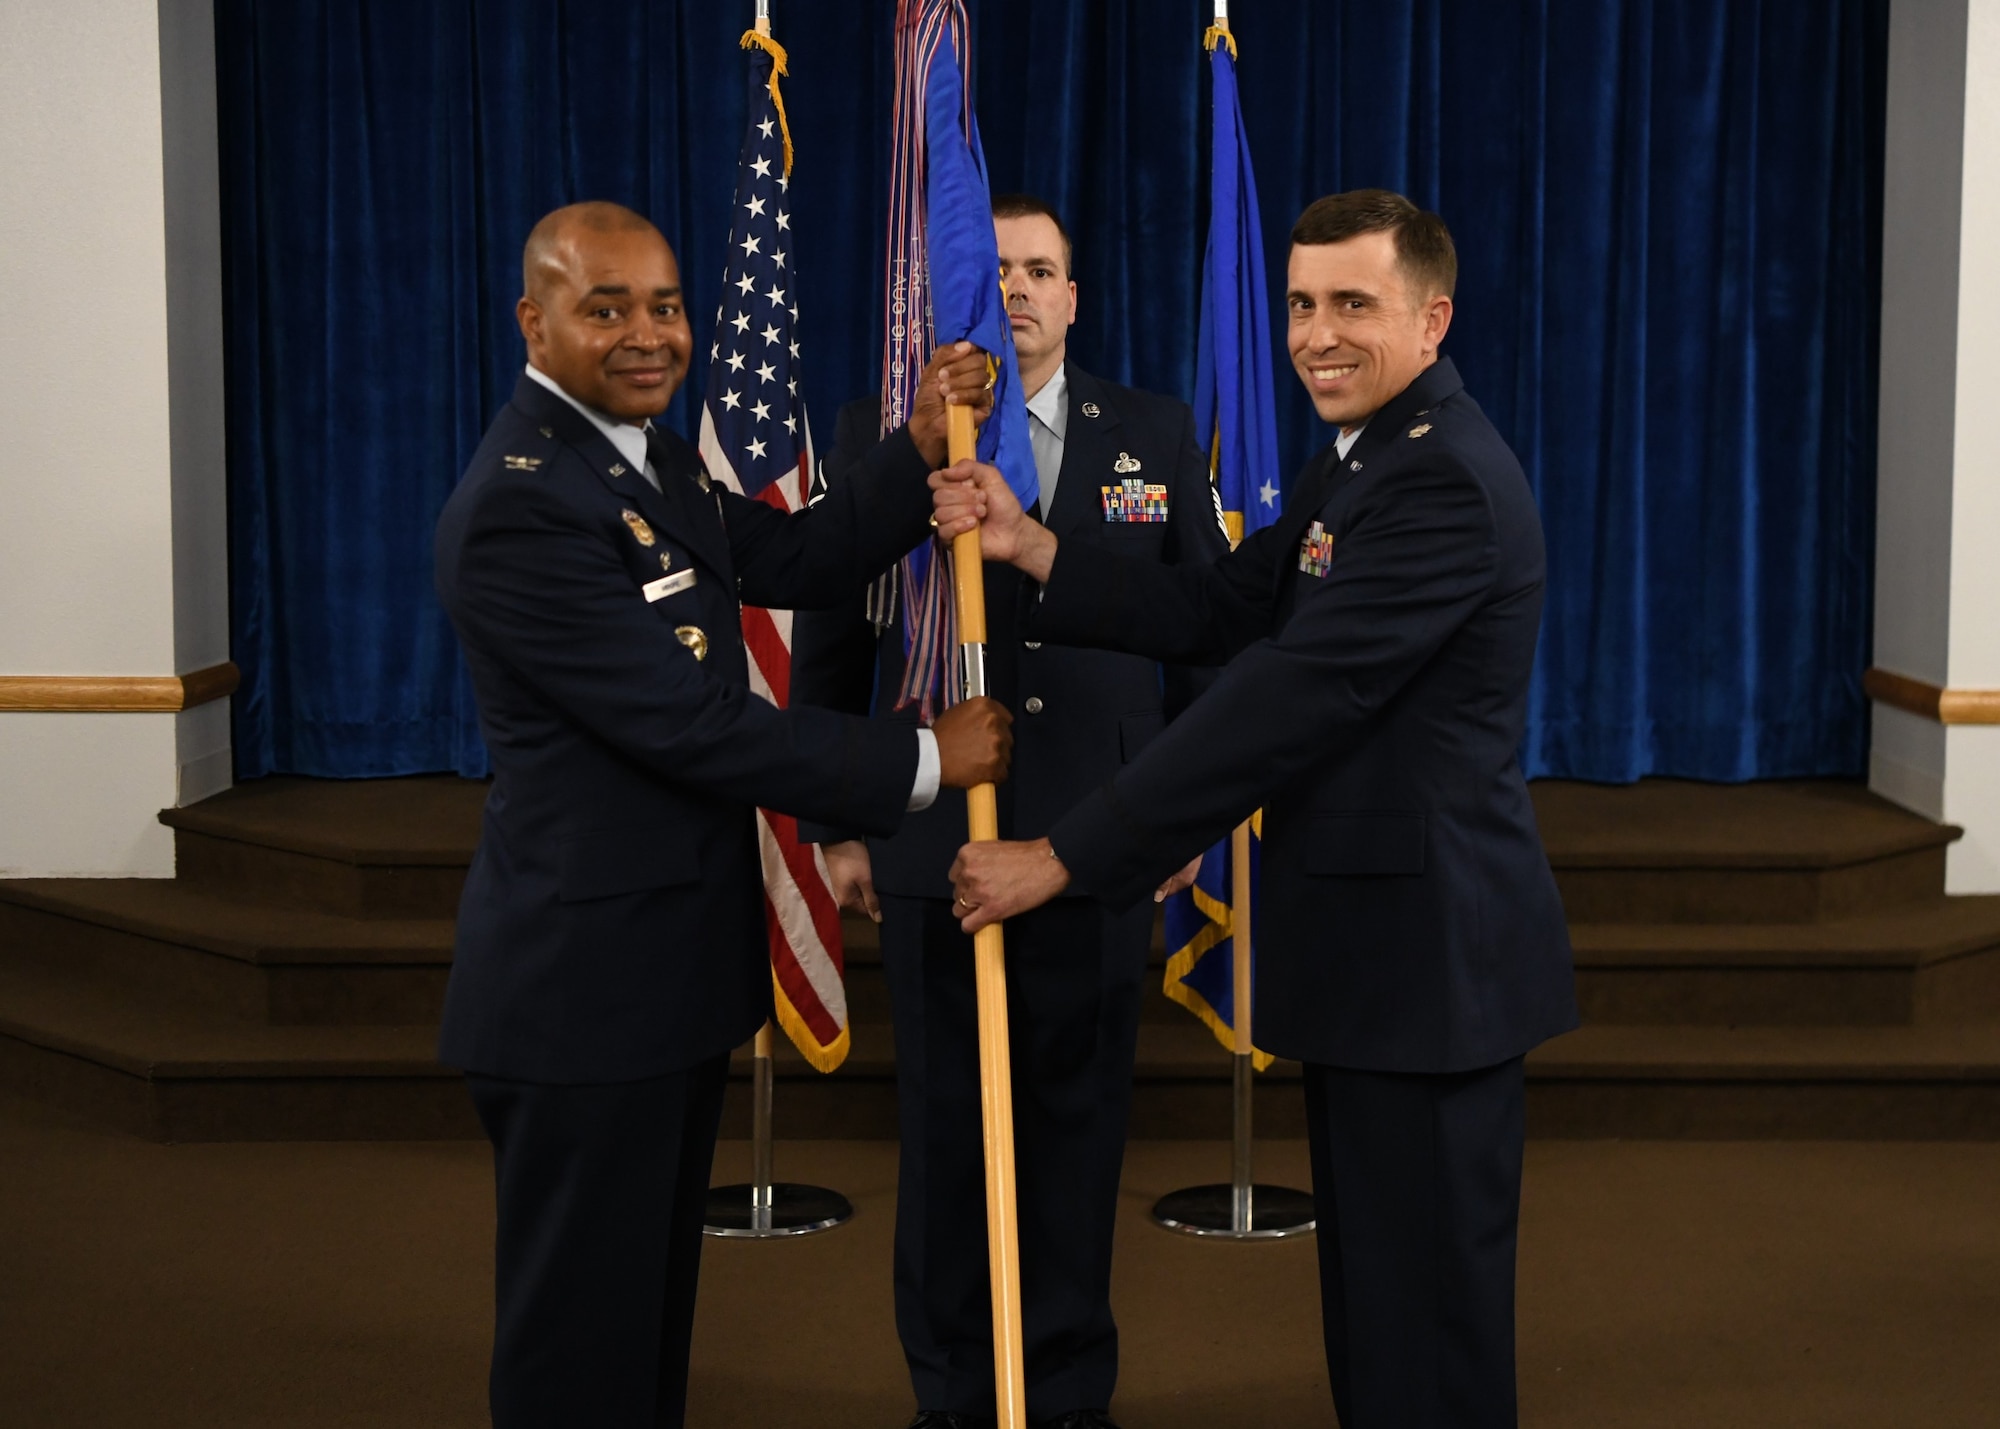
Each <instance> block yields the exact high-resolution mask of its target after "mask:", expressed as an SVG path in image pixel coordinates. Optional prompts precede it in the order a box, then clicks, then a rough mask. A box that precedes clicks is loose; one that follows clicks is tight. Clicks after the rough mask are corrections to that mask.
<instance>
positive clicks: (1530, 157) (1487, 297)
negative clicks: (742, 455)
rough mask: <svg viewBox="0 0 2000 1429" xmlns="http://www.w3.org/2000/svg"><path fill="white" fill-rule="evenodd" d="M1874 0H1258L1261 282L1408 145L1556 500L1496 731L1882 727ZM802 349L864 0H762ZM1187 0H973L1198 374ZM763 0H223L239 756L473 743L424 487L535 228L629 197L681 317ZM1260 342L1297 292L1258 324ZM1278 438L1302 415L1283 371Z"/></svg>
mask: <svg viewBox="0 0 2000 1429" xmlns="http://www.w3.org/2000/svg"><path fill="white" fill-rule="evenodd" d="M1887 5H1888V0H1622V3H1616V4H1607V3H1604V2H1603V0H1266V3H1261V4H1258V3H1252V0H1243V3H1239V4H1238V5H1237V6H1236V7H1235V12H1236V19H1235V28H1236V32H1237V35H1238V38H1239V41H1240V45H1241V60H1240V66H1239V76H1240V81H1241V86H1242V102H1243V110H1244V118H1245V125H1246V130H1247V133H1248V140H1249V145H1250V150H1251V154H1252V156H1253V161H1254V163H1255V166H1256V176H1257V183H1258V188H1259V191H1260V194H1261V196H1262V198H1263V204H1264V219H1265V223H1266V227H1267V233H1266V258H1267V263H1268V264H1269V267H1270V271H1271V274H1272V281H1273V284H1274V288H1276V289H1277V290H1278V291H1274V293H1273V295H1272V298H1273V303H1274V307H1276V306H1279V305H1281V301H1282V277H1281V275H1282V274H1283V272H1284V269H1285V256H1286V250H1287V247H1288V244H1287V241H1286V233H1287V231H1288V229H1289V226H1290V220H1291V218H1292V217H1293V216H1294V215H1295V214H1296V213H1297V212H1298V210H1299V209H1301V208H1302V207H1303V206H1304V205H1305V204H1306V203H1307V202H1308V201H1310V199H1312V198H1313V197H1315V196H1317V195H1319V194H1321V193H1326V192H1331V191H1334V190H1337V189H1344V188H1353V187H1360V186H1364V185H1380V186H1384V187H1390V188H1398V189H1402V190H1403V191H1405V192H1407V193H1409V194H1410V195H1411V197H1413V198H1415V199H1416V200H1417V201H1419V202H1420V203H1423V204H1425V205H1427V206H1431V207H1435V208H1437V209H1438V210H1439V211H1440V212H1441V213H1442V214H1443V215H1444V216H1445V218H1446V221H1447V222H1448V223H1449V224H1450V225H1451V228H1452V231H1453V233H1454V235H1455V236H1456V238H1457V240H1458V244H1459V249H1460V260H1461V280H1460V285H1459V292H1458V308H1457V316H1456V318H1455V320H1454V324H1453V328H1452V332H1451V336H1450V338H1449V340H1448V342H1447V345H1446V346H1447V350H1448V351H1449V352H1450V353H1451V354H1452V356H1453V357H1454V358H1455V360H1456V361H1457V363H1458V365H1459V368H1460V370H1461V371H1462V372H1463V373H1464V374H1465V376H1466V380H1467V384H1468V386H1469V388H1470V390H1471V391H1472V393H1473V394H1474V395H1475V396H1476V397H1477V398H1478V399H1479V400H1480V402H1481V403H1482V404H1483V405H1484V406H1485V407H1486V409H1487V411H1488V412H1489V413H1490V414H1491V415H1492V416H1493V418H1494V420H1495V422H1496V424H1497V425H1498V426H1499V428H1500V430H1501V431H1502V432H1503V433H1505V434H1506V435H1507V436H1508V437H1509V439H1510V440H1511V441H1512V442H1513V443H1514V446H1515V450H1516V451H1517V452H1519V454H1520V456H1521V459H1522V463H1523V465H1524V466H1525V467H1526V469H1527V471H1528V473H1529V477H1530V480H1531V481H1532V482H1533V483H1534V485H1535V488H1536V491H1537V493H1538V495H1539V497H1540V500H1541V505H1542V512H1543V518H1544V522H1545V524H1546V527H1547V531H1548V539H1549V554H1550V572H1549V573H1550V584H1549V603H1548V614H1547V618H1546V621H1545V626H1544V632H1543V641H1542V651H1541V659H1540V662H1539V665H1538V668H1537V670H1536V674H1535V681H1534V686H1533V689H1532V693H1531V701H1530V723H1529V730H1528V736H1527V740H1526V743H1525V747H1524V749H1523V759H1524V763H1525V764H1526V767H1527V768H1528V770H1529V772H1530V773H1531V774H1557V775H1565V776H1570V777H1579V778H1587V779H1598V780H1629V779H1634V778H1638V777H1641V776H1643V775H1647V774H1671V775H1680V776H1685V777H1690V778H1701V779H1725V780H1735V779H1749V778H1758V777H1772V776H1779V775H1806V774H1839V775H1851V774H1857V773H1859V772H1860V771H1861V770H1862V768H1863V765H1864V762H1865V756H1866V741H1867V703H1866V701H1865V699H1864V698H1863V696H1862V694H1861V691H1860V688H1859V676H1860V672H1861V670H1862V669H1863V668H1864V667H1865V666H1866V664H1867V658H1868V643H1869V621H1870V611H1871V609H1872V590H1871V581H1872V566H1873V542H1874V530H1873V522H1874V444H1875V364H1876V329H1877V314H1878V309H1879V304H1880V292H1881V278H1880V227H1881V165H1882V129H1883V98H1884V87H1885V80H1884V76H1885V64H1884V59H1885V50H1886V45H1887ZM775 9H776V11H777V15H776V31H777V34H778V37H779V39H780V40H781V41H782V42H783V43H784V44H785V45H786V46H787V48H788V49H789V50H790V53H791V57H792V71H793V73H792V75H791V77H790V78H788V79H787V80H786V81H785V88H786V102H787V107H788V110H789V112H790V114H791V117H792V121H793V128H794V134H795V137H796V139H797V141H798V166H797V169H796V170H795V173H794V176H793V188H792V190H791V196H792V200H793V203H792V213H793V226H794V230H795V232H796V233H797V235H798V240H797V254H796V258H795V262H796V264H797V271H798V273H799V280H798V294H799V297H800V303H801V341H802V345H803V348H804V354H803V368H804V386H805V390H806V395H807V397H808V399H809V402H810V404H811V406H812V407H813V408H814V409H815V410H817V411H818V412H820V413H821V414H823V415H822V418H821V420H822V421H828V420H830V419H831V418H830V414H831V413H832V412H833V410H834V409H835V405H836V404H837V403H839V402H841V401H843V400H846V399H847V398H850V397H853V396H856V395H859V394H861V393H864V392H866V391H868V390H869V388H870V384H871V382H872V375H871V366H872V364H871V360H870V355H871V354H873V353H878V352H879V351H880V335H879V334H878V333H875V332H874V331H873V330H872V325H873V323H874V322H875V320H876V316H875V312H876V305H875V302H874V294H873V290H872V285H873V283H874V281H875V276H874V275H875V274H876V273H878V272H879V270H880V263H879V259H878V256H877V255H878V254H879V251H880V244H881V241H882V240H881V228H882V215H883V212H884V204H885V199H886V195H885V192H884V183H885V177H884V171H885V169H886V136H887V132H888V103H889V97H890V96H889V89H888V85H889V80H890V73H889V54H890V39H889V35H890V26H891V23H892V21H893V9H894V7H893V5H892V4H891V3H889V0H869V3H866V4H863V3H849V4H840V5H826V4H808V3H805V0H781V3H779V4H778V5H777V6H776V7H775ZM1209 9H1210V7H1209V5H1208V4H1207V3H1206V0H1173V2H1172V3H1165V0H1005V3H1002V0H973V4H972V12H973V19H974V25H975V50H974V59H975V65H976V74H975V93H974V99H975V102H976V104H977V105H978V109H979V113H980V124H981V129H982V133H983V136H984V139H985V144H986V152H987V157H988V161H989V164H990V167H991V171H992V178H993V183H994V186H995V188H996V190H998V189H1015V188H1019V189H1026V190H1029V191H1032V192H1037V193H1040V194H1041V195H1042V196H1043V197H1045V198H1047V199H1049V200H1050V201H1051V202H1052V203H1054V204H1055V205H1056V207H1057V208H1058V209H1059V210H1061V211H1062V212H1063V213H1064V215H1065V217H1066V219H1067V220H1068V222H1069V224H1070V227H1071V228H1072V230H1073V232H1074V234H1075V237H1076V267H1077V271H1076V278H1077V283H1078V287H1079V298H1080V310H1079V317H1078V323H1077V327H1076V329H1075V330H1074V333H1073V337H1072V342H1073V347H1072V351H1073V352H1074V354H1075V356H1076V358H1077V360H1078V361H1079V362H1080V363H1082V364H1083V365H1085V366H1087V367H1089V368H1091V369H1092V370H1094V371H1097V372H1100V373H1102V374H1104V375H1106V376H1108V377H1112V378H1115V379H1118V380H1121V381H1128V382H1132V383H1136V384H1138V385H1140V386H1145V387H1150V388H1154V389H1156V390H1160V391H1166V392H1172V393H1177V394H1179V395H1181V396H1184V397H1185V396H1188V395H1190V394H1191V392H1192V388H1193V382H1194V360H1195V322H1196V298H1197V294H1198V286H1199V274H1200V264H1201V240H1202V235H1203V233H1204V232H1205V225H1206V220H1207V215H1206V213H1205V211H1204V209H1203V205H1204V203H1205V189H1206V184H1205V175H1204V172H1203V168H1202V165H1203V164H1204V163H1205V155H1206V153H1207V145H1208V124H1209V118H1208V100H1209V96H1208V86H1207V78H1206V75H1205V73H1204V72H1203V67H1202V54H1201V50H1200V45H1199V37H1200V34H1201V30H1202V28H1203V26H1204V25H1205V24H1206V23H1207V16H1208V13H1209ZM751 10H752V7H751V5H750V4H749V3H748V0H743V3H741V4H740V5H739V4H732V3H728V2H727V0H724V2H723V3H708V0H704V3H700V4H696V3H692V0H689V2H688V3H680V4H676V3H670V0H650V3H638V0H634V3H629V4H619V5H609V4H590V3H581V0H567V3H566V0H398V3H395V4H388V3H383V0H218V4H217V6H216V15H217V47H218V57H219V71H218V78H219V82H220V94H219V102H220V106H221V120H222V164H223V184H224V191H223V193H224V196H223V206H224V215H223V220H224V235H225V245H226V259H227V271H226V298H225V301H226V314H225V321H226V333H227V340H228V351H227V362H228V403H229V437H230V500H231V512H230V515H231V550H232V570H231V582H232V591H233V645H234V656H235V659H236V661H237V663H238V665H239V666H241V667H242V669H243V672H244V683H243V687H242V690H241V692H240V693H239V694H238V696H237V698H236V705H235V719H236V760H237V769H238V773H239V775H240V776H242V777H252V776H255V775H258V774H263V773H269V772H296V773H305V774H316V775H333V776H367V775H386V774H401V773H413V772H418V771H426V770H457V771H459V772H461V773H466V774H476V773H480V772H483V771H484V769H485V753H484V750H483V748H482V746H481V744H480V741H479V735H478V728H477V721H476V717H475V714H474V710H473V706H472V700H471V696H470V691H469V689H468V687H467V685H466V682H465V677H464V674H463V670H462V666H461V662H460V660H459V658H458V654H457V650H456V647H455V644H454V642H453V639H452V636H451V632H450V628H449V626H448V624H447V622H446V621H445V619H444V617H443V615H442V613H441V612H440V610H439V608H438V606H437V602H436V600H435V598H434V596H433V595H432V593H431V564H430V543H431V531H432V526H433V524H434V522H435V520H436V516H437V512H438V510H439V508H440V507H441V505H442V504H443V502H444V499H445V497H446V496H447V495H448V494H449V492H450V490H451V487H452V485H453V484H454V482H455V481H456V479H457V476H458V473H459V470H460V469H461V467H462V465H463V463H464V461H465V460H466V458H467V457H468V456H469V455H470V453H471V451H472V449H473V447H474V446H475V445H476V444H477V442H478V439H479V435H480V433H481V432H482V431H483V430H484V428H485V426H486V423H487V422H488V421H489V420H490V418H491V416H492V414H493V411H494V410H495V408H496V406H497V404H498V403H499V402H501V401H502V400H504V398H505V394H506V393H507V392H508V391H509V390H510V389H511V385H512V381H513V375H514V373H515V372H516V371H517V370H518V368H519V366H520V364H521V362H522V351H521V345H520V339H519V337H518V335H517V333H516V331H515V328H514V322H513V311H512V310H513V304H514V300H515V298H516V297H517V296H518V294H519V288H520V278H519V268H518V265H519V252H520V244H521V241H522V239H523V238H524V237H525V235H526V233H527V230H528V228H529V227H530V226H531V225H532V223H533V222H534V220H535V219H536V218H537V217H538V216H539V215H540V214H541V213H543V212H545V211H546V210H548V209H550V208H553V207H555V206H556V205H558V204H561V203H565V202H569V201H572V200H576V199H582V198H609V199H615V200H617V201H620V202H624V203H628V204H630V205H631V206H633V207H634V208H637V209H639V210H640V211H642V212H644V213H646V214H648V215H649V216H651V217H652V218H653V219H654V220H655V221H656V222H658V223H659V224H660V226H661V228H662V230H663V231H664V232H665V233H666V234H667V236H668V237H669V239H670V240H672V241H673V243H674V245H675V249H676V251H677V252H678V254H679V255H680V258H681V264H682V273H683V278H684V281H685V282H686V283H687V286H688V288H689V291H690V294H691V298H692V302H691V306H690V311H691V313H692V315H693V319H694V325H695V329H696V338H697V343H696V354H695V358H696V369H697V370H696V371H694V372H693V373H691V374H690V379H689V381H688V383H687V384H686V386H685V387H684V388H683V390H682V395H681V396H680V397H679V398H677V399H676V402H675V404H674V406H673V408H672V409H671V410H670V412H669V414H668V418H667V420H668V421H669V422H671V423H673V424H674V425H675V426H676V427H678V428H680V429H681V430H683V431H685V430H687V428H688V425H689V421H690V415H691V411H692V409H691V407H690V405H689V397H688V395H687V394H688V393H691V392H698V391H699V390H700V385H701V371H700V368H701V365H702V362H703V360H704V359H705V357H706V353H707V343H706V335H707V331H708V328H709V326H710V319H709V316H708V315H709V313H711V312H712V311H713V308H714V304H715V303H716V301H717V300H718V297H719V293H718V290H717V284H718V281H719V278H720V275H721V271H722V265H723V253H722V245H723V244H724V243H725V242H726V241H727V236H728V227H729V221H728V214H727V213H726V211H725V206H726V205H727V204H728V203H729V202H730V201H731V200H730V194H731V191H732V190H731V184H732V182H733V159H734V151H733V139H732V136H733V135H735V134H736V133H737V132H738V131H739V129H740V126H741V123H742V103H743V96H742V84H741V79H742V73H741V63H742V62H741V57H740V53H739V51H738V50H737V47H736V42H737V38H738V36H739V35H740V34H741V32H742V31H743V29H744V28H746V27H747V25H748V23H749V17H750V13H751ZM1273 328H1274V334H1275V340H1276V342H1277V343H1278V345H1279V350H1278V352H1277V353H1276V354H1275V357H1274V360H1275V361H1276V362H1278V363H1279V364H1280V365H1281V370H1282V369H1283V368H1286V367H1288V366H1289V362H1288V359H1287V358H1286V356H1285V354H1284V352H1283V350H1282V343H1283V334H1284V324H1283V321H1282V311H1279V312H1277V313H1276V314H1275V320H1274V323H1273ZM1280 389H1281V396H1280V410H1279V442H1280V448H1281V450H1282V452H1283V454H1284V462H1285V470H1284V471H1283V472H1281V473H1279V476H1280V480H1281V484H1283V483H1285V482H1288V481H1289V478H1290V476H1291V473H1292V471H1293V470H1295V469H1296V468H1297V466H1298V465H1299V464H1300V463H1301V462H1302V461H1303V460H1304V459H1305V458H1306V456H1307V455H1308V454H1309V453H1310V452H1311V451H1313V450H1314V449H1316V448H1317V447H1318V446H1319V445H1320V444H1321V443H1322V440H1323V429H1321V428H1319V427H1318V424H1317V422H1316V420H1315V419H1314V417H1313V415H1312V409H1311V406H1310V404H1309V403H1308V402H1307V401H1306V400H1305V398H1304V395H1303V393H1302V392H1300V391H1299V390H1298V388H1297V384H1296V383H1291V382H1285V381H1283V380H1282V379H1281V381H1280Z"/></svg>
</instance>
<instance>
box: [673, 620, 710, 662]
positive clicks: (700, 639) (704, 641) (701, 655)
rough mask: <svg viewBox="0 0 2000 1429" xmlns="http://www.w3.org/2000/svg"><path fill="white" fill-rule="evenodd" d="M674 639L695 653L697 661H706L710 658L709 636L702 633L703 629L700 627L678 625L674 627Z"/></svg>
mask: <svg viewBox="0 0 2000 1429" xmlns="http://www.w3.org/2000/svg"><path fill="white" fill-rule="evenodd" d="M674 639H676V640H678V641H680V642H681V644H683V645H685V646H687V648H688V649H689V650H690V651H692V652H693V654H694V658H695V659H697V660H706V659H707V658H708V636H707V635H705V634H704V633H703V632H702V628H701V627H700V626H699V625H676V626H675V627H674Z"/></svg>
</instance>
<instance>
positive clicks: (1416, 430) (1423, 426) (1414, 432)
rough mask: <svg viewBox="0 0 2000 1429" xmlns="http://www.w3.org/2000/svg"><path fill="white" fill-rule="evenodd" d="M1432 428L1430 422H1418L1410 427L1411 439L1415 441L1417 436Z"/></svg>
mask: <svg viewBox="0 0 2000 1429" xmlns="http://www.w3.org/2000/svg"><path fill="white" fill-rule="evenodd" d="M1430 429H1431V424H1430V423H1429V422H1420V423H1418V424H1417V425H1416V426H1414V427H1412V428H1410V438H1411V440H1413V441H1414V440H1415V439H1416V438H1418V437H1421V436H1422V435H1423V434H1424V433H1425V432H1428V431H1429V430H1430Z"/></svg>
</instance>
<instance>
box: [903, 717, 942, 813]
mask: <svg viewBox="0 0 2000 1429" xmlns="http://www.w3.org/2000/svg"><path fill="white" fill-rule="evenodd" d="M943 777H944V763H943V761H942V760H940V759H939V758H938V743H937V735H936V733H935V732H933V731H931V730H928V729H920V730H918V731H917V780H916V783H914V784H912V785H911V786H910V802H909V803H908V804H907V805H906V806H905V807H904V810H903V812H905V813H908V814H914V813H916V812H917V811H918V810H919V809H928V808H929V807H930V806H931V805H932V804H934V803H936V802H937V796H938V784H939V782H940V781H941V780H942V779H943Z"/></svg>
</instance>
